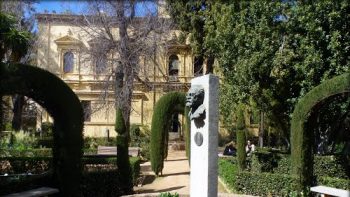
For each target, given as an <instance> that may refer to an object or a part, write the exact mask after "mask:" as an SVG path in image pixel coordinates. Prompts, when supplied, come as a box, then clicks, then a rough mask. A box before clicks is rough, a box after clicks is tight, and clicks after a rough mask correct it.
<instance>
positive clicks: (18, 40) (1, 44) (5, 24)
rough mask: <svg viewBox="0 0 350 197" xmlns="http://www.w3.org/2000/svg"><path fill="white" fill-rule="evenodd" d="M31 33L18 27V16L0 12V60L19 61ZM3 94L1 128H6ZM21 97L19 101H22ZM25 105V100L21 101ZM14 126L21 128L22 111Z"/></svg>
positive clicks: (0, 100) (26, 47) (0, 108)
mask: <svg viewBox="0 0 350 197" xmlns="http://www.w3.org/2000/svg"><path fill="white" fill-rule="evenodd" d="M30 39H31V35H30V33H29V32H27V31H21V30H18V29H17V27H16V18H15V17H14V16H12V15H9V14H5V13H3V12H0V61H2V62H3V61H10V62H18V61H19V60H20V58H21V57H22V56H24V55H25V54H26V53H27V50H28V47H29V40H30ZM2 97H3V95H0V113H1V114H0V129H4V114H3V113H4V110H3V109H4V108H3V104H4V103H3V98H2ZM22 100H23V97H22V99H19V101H22ZM18 104H21V106H23V102H21V103H19V102H18ZM21 106H18V105H16V109H18V110H17V111H14V112H21V111H22V107H21ZM15 114H17V116H16V115H15V116H14V119H13V120H14V122H13V123H14V124H13V126H14V128H15V129H16V130H19V128H20V123H21V113H15Z"/></svg>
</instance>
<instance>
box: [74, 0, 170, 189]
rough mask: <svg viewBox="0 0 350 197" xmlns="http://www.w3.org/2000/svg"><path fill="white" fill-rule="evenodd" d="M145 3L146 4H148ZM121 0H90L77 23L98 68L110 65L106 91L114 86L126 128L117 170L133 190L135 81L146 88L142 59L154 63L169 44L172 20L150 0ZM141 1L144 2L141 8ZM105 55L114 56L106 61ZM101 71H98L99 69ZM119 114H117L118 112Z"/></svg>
mask: <svg viewBox="0 0 350 197" xmlns="http://www.w3.org/2000/svg"><path fill="white" fill-rule="evenodd" d="M145 2H146V3H145ZM145 2H142V1H136V0H119V1H112V0H107V1H97V0H96V1H91V2H89V9H88V10H89V12H88V14H87V15H83V16H82V18H78V22H77V24H78V26H79V27H80V33H81V35H83V36H86V37H89V38H91V40H93V43H94V46H93V47H90V48H88V49H86V52H87V53H88V54H90V56H92V57H93V59H94V61H97V64H96V65H99V63H100V64H101V66H97V68H96V69H103V68H104V64H106V63H108V64H109V65H111V69H110V73H109V76H108V77H107V79H108V83H107V85H106V88H105V90H106V91H108V90H110V89H111V87H112V88H113V91H114V95H115V96H114V100H115V108H116V111H117V114H118V112H121V114H122V117H123V120H124V125H123V126H122V127H120V126H119V127H117V128H124V129H116V130H117V133H118V137H117V138H118V139H117V142H118V144H117V147H118V148H117V151H118V153H117V156H118V160H117V161H118V163H117V165H118V169H119V171H120V172H121V173H123V175H122V176H121V177H123V178H125V179H126V180H122V181H123V182H124V183H127V185H128V186H129V188H126V189H132V183H131V182H130V178H129V177H131V174H130V173H131V171H130V164H129V161H128V159H129V158H128V140H129V127H130V113H131V102H132V93H133V90H134V82H135V81H137V82H141V83H142V84H144V85H145V86H146V87H147V88H152V87H151V86H149V85H148V83H147V81H148V75H147V70H148V69H147V68H145V67H147V65H145V64H142V62H141V59H144V60H146V61H148V62H152V63H153V64H155V65H159V64H157V63H156V60H155V59H156V58H155V57H156V55H157V53H159V51H158V50H159V49H160V48H163V49H164V48H166V47H167V44H166V43H167V42H166V41H167V40H168V38H167V37H166V35H170V33H169V31H171V29H172V23H171V21H170V19H169V18H162V17H161V16H160V15H158V14H157V13H154V12H150V10H149V9H153V8H152V7H151V8H150V7H147V5H146V4H147V2H150V1H145ZM154 3H155V4H153V5H152V6H159V3H163V2H162V1H159V2H156V1H155V2H154ZM142 4H145V5H144V6H143V7H142ZM105 54H108V55H110V56H111V57H112V58H110V59H108V61H107V62H106V61H105V60H103V59H104V58H105V57H104V56H105ZM97 73H98V72H97ZM117 116H118V115H117Z"/></svg>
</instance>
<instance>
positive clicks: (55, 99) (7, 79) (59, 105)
mask: <svg viewBox="0 0 350 197" xmlns="http://www.w3.org/2000/svg"><path fill="white" fill-rule="evenodd" d="M11 94H20V95H24V96H27V97H29V98H32V99H33V100H34V101H36V102H37V103H38V104H40V105H41V106H42V107H44V108H45V109H46V111H47V112H48V113H49V114H50V115H51V116H52V117H53V119H54V126H53V135H54V148H53V170H54V173H53V176H54V180H55V185H56V187H58V188H59V190H60V193H61V195H62V196H77V195H79V194H78V193H79V183H80V178H81V169H82V165H81V157H82V155H83V151H82V148H83V125H84V118H83V109H82V107H81V104H80V101H79V98H78V97H77V96H76V95H75V93H74V92H73V91H72V90H71V89H70V87H69V86H68V85H67V84H66V83H65V82H64V81H62V80H61V79H60V78H58V77H57V76H56V75H54V74H52V73H50V72H49V71H46V70H43V69H40V68H38V67H34V66H30V65H24V64H4V63H0V95H11Z"/></svg>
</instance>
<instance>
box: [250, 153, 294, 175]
mask: <svg viewBox="0 0 350 197" xmlns="http://www.w3.org/2000/svg"><path fill="white" fill-rule="evenodd" d="M251 171H252V172H274V173H282V174H288V173H289V172H290V155H287V154H282V153H279V152H275V151H271V150H266V149H260V148H258V149H257V150H256V151H255V152H254V154H253V158H252V168H251Z"/></svg>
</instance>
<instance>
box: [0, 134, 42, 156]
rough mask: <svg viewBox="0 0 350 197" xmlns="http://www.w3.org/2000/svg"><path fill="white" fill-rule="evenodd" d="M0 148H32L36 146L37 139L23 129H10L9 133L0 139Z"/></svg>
mask: <svg viewBox="0 0 350 197" xmlns="http://www.w3.org/2000/svg"><path fill="white" fill-rule="evenodd" d="M0 144H1V147H0V148H9V149H13V150H18V151H25V150H30V149H33V148H34V147H36V146H37V140H36V138H35V137H34V136H32V135H31V134H30V133H27V132H24V131H18V132H15V131H12V132H11V133H10V135H7V136H6V137H3V138H2V139H1V143H0Z"/></svg>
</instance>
